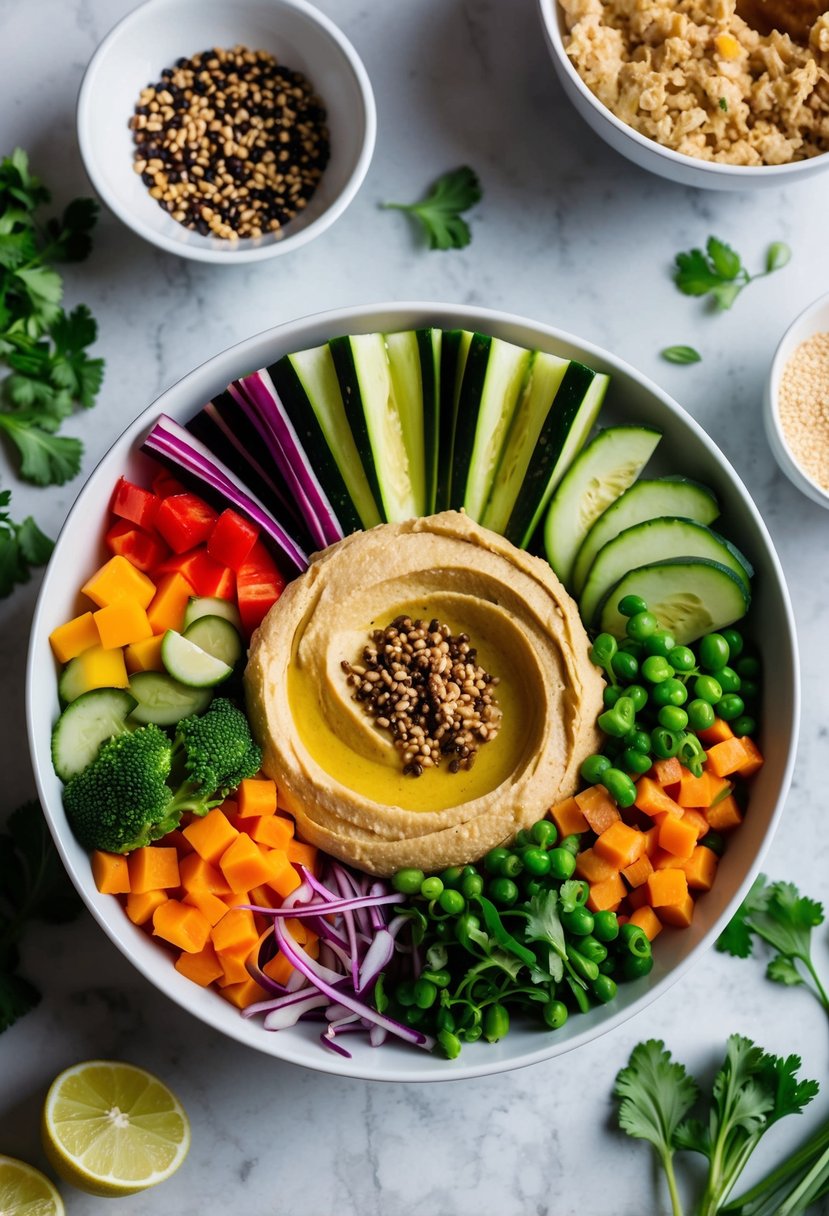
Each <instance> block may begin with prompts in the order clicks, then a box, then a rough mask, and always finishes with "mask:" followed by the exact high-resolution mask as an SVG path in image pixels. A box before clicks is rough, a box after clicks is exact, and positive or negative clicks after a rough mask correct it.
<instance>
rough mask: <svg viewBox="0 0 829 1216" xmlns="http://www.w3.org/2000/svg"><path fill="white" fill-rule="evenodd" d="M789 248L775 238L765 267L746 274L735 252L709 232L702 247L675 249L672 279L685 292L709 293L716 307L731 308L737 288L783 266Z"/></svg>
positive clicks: (690, 293) (738, 292)
mask: <svg viewBox="0 0 829 1216" xmlns="http://www.w3.org/2000/svg"><path fill="white" fill-rule="evenodd" d="M791 256H792V251H791V249H790V248H789V246H788V245H786V244H785V243H784V242H783V241H775V242H774V244H773V245H770V246H769V248H768V250H767V251H766V263H765V268H764V269H763V270H760V271H758V272H757V274H749V272H748V271H747V270H746V268H745V267H744V266H743V263H742V259H741V257H740V255H739V254H738V253H736V252H735V250H733V249H732V248H731V246H730V245H727V244H726V243H725V241H721V240H720V239H719V238H718V237H716V236H710V237H709V238H708V241H707V243H706V246H705V250H704V251H703V250H702V249H691V250H689V251H688V252H687V253H678V254H677V255H676V259H675V267H674V282H675V283H676V285H677V287H678V288H679V290H680V291H681V292H682V293H683V294H684V295H686V296H709V297H710V299H711V302H712V304H713V306H714V308H715V309H717V310H718V311H723V310H725V309H727V308H731V306H732V304H733V303H734V301H735V300H736V299H737V296H738V295H739V294H740V292H741V291H742V290H743V289H744V288H745V287H747V286H748V285H749V283H753V282H754V281H755V279H762V278H764V277H765V276H766V275H769V274H773V273H774V272H775V271H776V270H782V269H783V267H784V266H785V265H786V264H787V263H788V262H789V260H790V259H791Z"/></svg>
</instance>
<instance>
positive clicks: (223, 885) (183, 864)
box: [165, 833, 230, 895]
mask: <svg viewBox="0 0 829 1216" xmlns="http://www.w3.org/2000/svg"><path fill="white" fill-rule="evenodd" d="M182 835H184V833H182ZM165 839H166V837H165ZM186 839H187V837H186V836H185V840H186ZM178 868H179V874H180V875H181V885H182V886H183V887H184V889H185V891H209V893H210V894H211V895H229V894H230V887H229V886H228V884H227V880H226V879H225V876H224V874H222V872H221V870H220V869H218V867H217V866H214V865H212V864H211V863H210V862H209V861H205V860H204V858H203V857H200V856H199V854H198V853H188V855H187V856H186V857H182V858H181V859H180V860H179V865H178Z"/></svg>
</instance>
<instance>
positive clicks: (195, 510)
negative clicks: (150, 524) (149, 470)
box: [155, 494, 218, 553]
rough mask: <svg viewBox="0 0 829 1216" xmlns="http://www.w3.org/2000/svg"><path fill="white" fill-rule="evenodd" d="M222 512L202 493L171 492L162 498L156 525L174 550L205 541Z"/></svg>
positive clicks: (176, 551) (192, 547) (193, 546)
mask: <svg viewBox="0 0 829 1216" xmlns="http://www.w3.org/2000/svg"><path fill="white" fill-rule="evenodd" d="M217 519H218V515H217V514H216V512H215V511H214V510H213V508H212V507H210V506H208V504H207V503H206V502H205V501H204V499H203V498H199V496H198V494H171V495H170V497H169V498H164V499H162V502H161V506H160V507H159V508H158V514H157V515H156V517H155V526H156V528H157V530H158V531H159V532H160V533H161V535H162V536H163V537H164V539H165V540H166V542H167V544H168V545H169V546H170V548H171V549H172V550H173V552H174V553H186V552H187V550H188V549H195V547H196V545H203V544H204V542H205V541H206V540H207V538H208V536H209V535H210V533H211V532H212V531H213V525H214V524H215V522H216V520H217Z"/></svg>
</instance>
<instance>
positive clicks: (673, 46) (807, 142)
mask: <svg viewBox="0 0 829 1216" xmlns="http://www.w3.org/2000/svg"><path fill="white" fill-rule="evenodd" d="M750 2H751V0H538V3H539V10H540V14H541V19H542V23H543V26H544V31H545V35H546V38H547V42H548V45H549V49H550V52H551V55H552V58H553V64H554V66H555V69H556V72H557V74H558V76H559V79H560V81H561V83H562V85H563V87H564V90H565V92H566V94H567V95H568V97H569V99H570V100H571V101H572V103H573V104H574V106H575V107H576V109H577V110H578V112H579V113H580V114H581V116H582V117H583V118H584V119H585V120H586V121H587V122H588V123H589V125H590V126H591V127H592V128H593V129H594V130H595V131H596V132H597V134H599V135H600V136H601V137H602V138H603V139H604V140H606V142H607V143H609V144H610V145H611V147H613V148H615V150H616V151H617V152H621V153H622V154H623V155H624V156H627V157H628V158H629V159H630V160H632V161H634V162H635V163H636V164H637V165H639V166H640V167H641V168H644V169H648V170H650V171H651V172H654V173H658V174H660V175H661V176H663V177H667V178H670V179H671V180H673V181H676V182H679V183H680V184H682V185H686V186H696V187H702V188H707V189H719V190H742V189H754V188H756V187H758V186H773V187H774V186H776V187H778V188H779V187H781V186H783V185H788V184H789V183H790V182H791V181H792V180H794V179H801V178H806V177H810V176H811V175H812V174H814V173H818V172H820V171H821V170H823V169H825V168H827V167H829V158H827V156H826V153H827V152H828V151H829V12H827V13H825V14H819V13H818V12H817V10H818V9H819V8H821V7H822V5H820V4H818V3H815V4H809V3H808V0H807V3H806V4H805V5H804V4H800V3H787V4H783V3H782V2H781V3H778V0H754V3H755V6H756V7H758V8H759V9H760V10H761V11H763V6H764V5H765V4H768V6H769V12H770V13H772V12H773V11H774V10H777V9H780V10H782V11H783V12H784V13H786V14H788V15H787V16H784V17H783V21H788V22H789V23H791V24H792V28H793V29H795V30H796V32H797V37H792V36H791V35H790V34H789V33H784V32H781V31H780V30H777V29H771V30H770V32H768V33H760V32H759V31H758V30H756V29H754V28H753V27H752V26H751V25H749V24H748V23H747V21H745V20H743V18H742V17H741V16H740V15H739V14H738V12H737V8H740V10H741V11H742V12H747V11H748V9H747V5H748V4H749V3H750ZM800 9H809V10H811V9H814V14H812V13H811V12H810V15H814V16H815V19H814V21H812V22H811V23H807V22H806V21H804V20H801V21H800V22H799V23H797V24H795V22H794V14H795V13H796V12H797V11H799V10H800ZM766 24H768V20H767V22H766Z"/></svg>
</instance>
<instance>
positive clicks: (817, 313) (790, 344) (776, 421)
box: [763, 295, 829, 510]
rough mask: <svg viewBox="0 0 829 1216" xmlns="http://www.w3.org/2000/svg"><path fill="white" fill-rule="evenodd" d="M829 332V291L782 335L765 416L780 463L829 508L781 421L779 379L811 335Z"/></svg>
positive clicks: (790, 476) (828, 495) (792, 479)
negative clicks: (799, 458)
mask: <svg viewBox="0 0 829 1216" xmlns="http://www.w3.org/2000/svg"><path fill="white" fill-rule="evenodd" d="M822 333H829V295H825V296H821V297H820V299H819V300H815V302H814V303H813V304H810V305H809V307H808V308H806V309H804V310H803V312H802V313H801V314H800V316H799V317H797V318H796V320H794V321H793V322H792V324H791V325H790V326H789V328H788V329H787V330H786V332H785V333H784V335H783V337H782V338H781V339H780V344H779V345H778V347H777V350H776V351H775V352H774V359H773V360H772V364H771V372H770V373H769V378H768V381H767V384H766V395H765V400H764V402H763V405H764V410H763V416H764V418H765V423H766V435H767V437H768V441H769V445H770V447H771V450H772V452H773V453H774V457H775V459H776V461H777V463H778V464H779V465H780V468H781V469H782V470H783V472H784V473H785V474H786V476H787V477H788V479H789V481H790V482H791V483H792V485H795V486H797V488H798V490H800V491H802V493H804V494H805V495H806V496H807V498H811V500H812V502H817V503H820V505H821V506H822V507H826V508H827V510H829V490H826V489H825V488H824V487H823V486H821V485H819V484H818V482H816V481H815V480H814V478H813V477H810V476H809V474H808V473H807V472H805V470H804V469H803V468H801V466H800V465H799V464H798V463H797V460H796V459H795V457H794V454H793V453H792V450H791V448H790V447H789V445H788V443H787V441H786V436H785V434H784V431H783V427H782V425H781V422H780V381H781V380H782V378H783V372H784V370H785V368H786V364H787V363H788V362H789V359H790V358H791V357H792V355H793V354H794V352H795V351H796V350H797V348H798V346H800V343H801V342H805V341H806V339H807V338H811V337H812V335H813V334H822Z"/></svg>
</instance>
